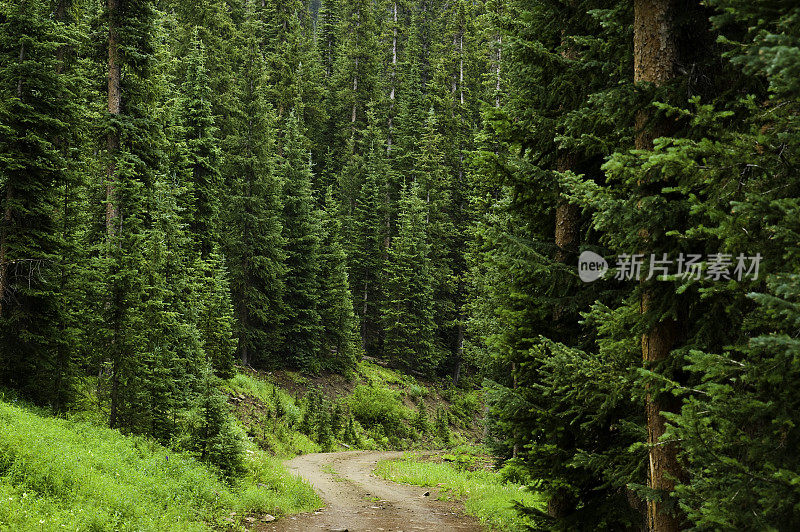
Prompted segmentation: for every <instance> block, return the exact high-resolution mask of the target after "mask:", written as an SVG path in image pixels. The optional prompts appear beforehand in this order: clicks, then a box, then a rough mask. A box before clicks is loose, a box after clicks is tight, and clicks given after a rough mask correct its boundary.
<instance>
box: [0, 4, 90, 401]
mask: <svg viewBox="0 0 800 532" xmlns="http://www.w3.org/2000/svg"><path fill="white" fill-rule="evenodd" d="M67 44H68V35H67V34H66V32H65V31H64V29H63V27H62V26H61V25H60V24H59V23H58V22H56V21H55V20H54V19H53V14H52V13H51V11H50V4H49V3H48V2H41V1H34V0H30V1H24V2H17V3H15V4H8V3H5V4H3V5H2V6H0V55H1V56H2V66H0V87H1V88H0V94H2V100H3V102H4V103H3V105H2V106H0V131H1V132H2V135H0V163H1V164H2V170H0V366H2V370H0V383H2V384H4V385H7V386H11V387H13V388H16V389H19V390H21V391H22V392H23V393H24V394H25V395H27V396H29V397H31V398H33V399H34V400H35V401H37V402H39V403H42V404H49V405H53V406H56V407H58V405H60V404H63V401H64V400H65V398H66V397H68V396H69V386H70V382H69V379H70V375H71V372H72V369H71V361H70V359H69V358H68V357H67V358H64V357H61V356H59V353H60V352H62V351H63V349H64V346H61V345H60V341H59V331H58V327H59V325H60V324H62V323H64V322H65V320H66V319H67V317H66V315H65V310H66V309H65V308H64V305H63V304H64V301H63V300H62V299H60V297H59V292H60V290H61V287H60V286H59V283H58V282H57V279H58V277H59V271H60V270H61V268H63V267H64V266H63V264H62V261H63V255H62V253H63V241H62V239H61V236H62V235H60V234H59V231H58V229H57V226H56V219H55V217H54V214H53V213H54V212H57V210H58V206H57V204H56V200H57V194H56V193H57V187H60V186H62V185H64V184H65V182H66V181H67V180H68V179H69V174H68V173H67V164H68V163H67V160H66V158H65V153H64V150H63V149H62V146H61V145H60V144H61V142H62V141H63V140H65V139H66V137H67V135H68V128H69V127H70V126H71V124H72V123H73V122H74V121H76V120H77V119H78V117H77V113H76V107H75V105H76V103H77V102H76V101H75V100H76V96H75V95H74V94H73V93H71V91H70V86H69V85H68V83H67V81H66V77H65V76H64V75H62V74H61V73H60V72H59V70H60V69H61V68H62V66H63V65H62V62H61V61H60V58H59V53H60V52H61V51H62V50H63V47H65V46H66V45H67ZM64 340H66V339H64ZM53 384H57V385H56V386H53Z"/></svg>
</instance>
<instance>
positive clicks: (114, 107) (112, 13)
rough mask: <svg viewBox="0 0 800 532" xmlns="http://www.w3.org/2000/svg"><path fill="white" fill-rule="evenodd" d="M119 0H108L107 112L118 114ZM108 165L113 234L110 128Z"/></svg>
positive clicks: (115, 136) (114, 138) (113, 134)
mask: <svg viewBox="0 0 800 532" xmlns="http://www.w3.org/2000/svg"><path fill="white" fill-rule="evenodd" d="M120 1H121V0H108V112H109V113H110V114H111V115H114V116H118V115H119V114H120V111H121V109H122V92H121V82H122V77H121V65H120V63H119V36H118V35H117V16H118V14H119V3H120ZM106 144H107V148H108V167H107V171H106V233H107V234H108V236H114V222H115V220H116V218H117V216H118V215H119V211H118V207H117V206H116V204H115V203H114V199H115V198H114V181H115V179H116V173H117V161H116V156H117V152H118V151H119V132H118V131H116V130H115V129H114V128H111V129H110V130H109V132H108V136H107V138H106Z"/></svg>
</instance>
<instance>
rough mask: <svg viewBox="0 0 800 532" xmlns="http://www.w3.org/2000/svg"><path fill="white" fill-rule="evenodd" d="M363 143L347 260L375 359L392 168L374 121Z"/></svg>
mask: <svg viewBox="0 0 800 532" xmlns="http://www.w3.org/2000/svg"><path fill="white" fill-rule="evenodd" d="M364 140H365V142H367V143H369V147H368V148H367V149H368V151H367V153H366V155H365V157H364V162H363V167H362V168H361V172H362V173H361V174H360V176H363V177H362V178H363V182H362V184H361V189H360V191H359V192H358V195H357V196H356V198H355V202H354V206H353V212H352V215H351V216H350V217H349V219H348V221H349V228H348V229H349V234H350V235H349V239H348V240H349V250H348V259H349V264H350V268H349V271H350V272H351V275H350V279H351V286H352V291H353V305H354V306H355V308H356V313H357V315H358V317H359V319H360V322H361V345H362V347H363V349H364V350H365V351H366V352H367V354H369V355H370V356H376V355H379V354H380V345H381V337H382V330H381V319H380V309H381V301H382V297H383V295H382V289H381V271H382V269H383V262H384V254H385V247H384V246H385V243H386V228H385V225H384V221H385V216H386V212H385V209H386V205H385V203H386V201H385V187H386V180H387V177H388V174H389V167H388V164H387V160H386V155H385V154H386V151H385V145H384V143H383V139H382V137H381V136H380V133H379V131H378V128H377V124H375V122H374V120H373V124H372V125H371V126H370V127H369V128H368V130H367V132H366V135H365V139H364ZM354 160H355V158H354Z"/></svg>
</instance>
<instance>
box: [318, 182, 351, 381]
mask: <svg viewBox="0 0 800 532" xmlns="http://www.w3.org/2000/svg"><path fill="white" fill-rule="evenodd" d="M339 212H340V209H339V204H338V203H337V202H336V199H335V197H334V195H333V187H328V192H327V194H326V195H325V208H324V209H323V210H322V211H321V212H320V220H321V226H322V239H321V242H320V259H319V290H318V293H319V305H318V306H319V313H320V320H321V323H322V327H323V333H322V359H323V366H324V367H325V368H326V369H329V370H333V371H347V370H350V369H352V368H353V366H354V365H355V361H356V358H357V353H358V350H357V348H358V331H357V322H356V317H355V313H354V312H353V300H352V296H351V294H350V281H349V277H348V274H347V255H346V253H345V251H344V245H343V243H342V224H341V221H340V220H339Z"/></svg>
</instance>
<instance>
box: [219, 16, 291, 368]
mask: <svg viewBox="0 0 800 532" xmlns="http://www.w3.org/2000/svg"><path fill="white" fill-rule="evenodd" d="M248 6H249V7H248V11H247V14H246V18H245V23H244V26H243V31H242V40H241V42H240V43H239V49H240V50H241V53H242V55H243V58H244V59H243V64H242V66H241V70H240V77H239V81H240V83H239V86H238V87H237V92H236V94H237V97H236V101H237V102H238V106H237V108H236V114H235V115H234V117H233V118H232V119H231V121H232V123H233V124H234V125H235V128H236V129H235V130H234V133H232V134H231V135H230V136H228V137H227V138H226V140H225V146H224V149H225V151H226V153H227V156H226V166H227V168H226V171H225V175H227V176H228V182H227V183H226V187H227V189H228V191H229V192H228V198H229V200H228V201H229V203H228V204H227V205H226V206H225V207H226V211H227V216H226V218H225V221H226V225H227V228H228V231H227V234H226V235H225V239H226V245H225V248H224V249H225V255H226V257H227V259H228V267H229V268H230V274H231V275H230V279H231V296H232V300H233V307H234V312H235V315H236V336H237V338H238V344H237V345H238V355H239V359H240V360H241V362H242V364H244V365H249V364H257V365H258V364H269V363H275V362H276V361H277V360H278V358H277V357H278V354H277V353H276V350H277V348H278V347H279V346H280V345H281V338H282V335H281V331H280V323H281V320H282V317H283V312H284V310H283V309H284V307H283V282H284V252H283V246H284V238H283V236H282V235H281V219H280V215H281V203H280V193H281V192H280V181H279V179H278V176H277V175H276V174H275V161H274V152H275V135H276V134H275V115H274V111H273V110H272V108H271V106H269V105H268V104H267V102H266V101H265V99H264V90H263V88H264V85H265V84H266V77H265V75H266V74H265V64H264V60H263V58H262V56H261V52H260V44H259V41H258V35H260V34H261V32H262V31H263V30H262V24H261V22H260V21H259V20H258V19H257V17H256V16H255V11H254V7H253V5H252V4H248Z"/></svg>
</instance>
